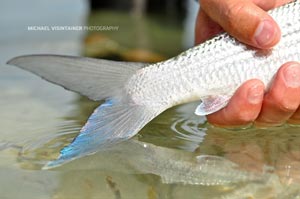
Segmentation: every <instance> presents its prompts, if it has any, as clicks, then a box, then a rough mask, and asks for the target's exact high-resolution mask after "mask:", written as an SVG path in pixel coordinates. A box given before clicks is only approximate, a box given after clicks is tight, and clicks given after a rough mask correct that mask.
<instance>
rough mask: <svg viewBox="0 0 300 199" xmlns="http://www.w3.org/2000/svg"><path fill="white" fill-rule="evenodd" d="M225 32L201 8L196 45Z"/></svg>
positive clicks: (197, 22) (198, 17)
mask: <svg viewBox="0 0 300 199" xmlns="http://www.w3.org/2000/svg"><path fill="white" fill-rule="evenodd" d="M221 31H223V29H222V28H221V26H219V25H218V24H217V23H216V22H214V21H213V20H211V19H210V18H209V16H207V14H206V13H205V12H203V10H202V9H201V8H200V10H199V13H198V16H197V20H196V29H195V44H200V43H202V42H204V41H206V40H207V39H210V38H212V37H213V36H215V35H216V34H218V33H220V32H221Z"/></svg>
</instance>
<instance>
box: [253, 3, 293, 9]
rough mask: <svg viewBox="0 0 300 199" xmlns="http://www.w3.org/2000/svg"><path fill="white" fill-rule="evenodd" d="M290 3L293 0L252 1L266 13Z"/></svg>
mask: <svg viewBox="0 0 300 199" xmlns="http://www.w3.org/2000/svg"><path fill="white" fill-rule="evenodd" d="M292 1H293V0H252V2H253V3H254V4H256V5H257V6H259V7H260V8H262V9H263V10H266V11H268V10H271V9H273V8H276V7H279V6H282V5H284V4H286V3H289V2H292Z"/></svg>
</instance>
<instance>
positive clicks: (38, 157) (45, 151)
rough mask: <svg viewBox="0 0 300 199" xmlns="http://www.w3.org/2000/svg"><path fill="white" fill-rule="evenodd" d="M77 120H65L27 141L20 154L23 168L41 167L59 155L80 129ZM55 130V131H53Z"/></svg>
mask: <svg viewBox="0 0 300 199" xmlns="http://www.w3.org/2000/svg"><path fill="white" fill-rule="evenodd" d="M80 128H81V126H80V124H78V123H77V122H76V121H64V122H62V123H61V124H59V125H58V126H57V127H55V128H53V129H47V130H44V131H47V132H51V133H50V134H49V135H46V136H45V134H44V135H43V136H40V137H35V138H32V139H30V140H27V141H25V143H24V144H23V146H22V149H21V150H20V152H19V155H18V158H17V159H18V162H19V163H20V165H21V167H22V168H23V169H33V170H38V169H41V168H42V167H43V166H44V165H45V164H46V163H47V162H48V161H50V160H53V159H55V158H57V157H58V155H59V152H60V150H61V149H62V148H63V147H64V146H66V145H68V144H69V143H70V142H72V140H73V139H74V137H76V135H77V134H78V133H79V131H80ZM53 132H55V133H53Z"/></svg>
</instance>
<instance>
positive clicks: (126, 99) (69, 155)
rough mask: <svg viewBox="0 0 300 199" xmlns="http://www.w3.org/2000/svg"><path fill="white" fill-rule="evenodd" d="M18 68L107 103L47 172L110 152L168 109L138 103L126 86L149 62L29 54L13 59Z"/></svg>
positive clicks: (94, 114) (50, 164)
mask: <svg viewBox="0 0 300 199" xmlns="http://www.w3.org/2000/svg"><path fill="white" fill-rule="evenodd" d="M8 64H11V65H15V66H18V67H20V68H22V69H25V70H27V71H30V72H32V73H34V74H36V75H39V76H41V77H42V78H43V79H46V80H48V81H50V82H52V83H55V84H57V85H60V86H62V87H64V88H66V89H68V90H72V91H75V92H78V93H80V94H82V95H85V96H87V97H88V98H90V99H93V100H96V101H97V100H103V99H105V100H106V101H105V103H103V104H102V105H101V106H99V107H98V108H97V109H96V110H95V111H94V113H93V114H92V115H91V116H90V117H89V119H88V121H87V123H86V124H85V125H84V127H83V128H82V129H81V131H80V133H79V135H78V136H77V137H76V138H75V139H74V140H73V142H72V143H70V144H69V145H68V146H66V147H65V148H63V149H62V150H61V152H60V156H59V157H58V159H56V160H53V161H50V162H48V163H47V165H45V166H44V168H43V169H49V168H53V167H57V166H60V165H62V164H64V163H66V162H69V161H71V160H74V159H77V158H80V157H82V156H85V155H90V154H93V153H95V152H97V151H99V150H106V149H107V148H110V147H111V146H112V145H114V144H116V143H119V142H121V141H123V140H127V139H129V138H131V137H133V136H134V135H135V134H137V133H138V131H139V130H141V128H143V127H144V126H145V125H146V124H147V123H148V122H149V121H150V120H152V119H153V118H154V117H156V116H157V115H158V114H160V113H161V112H162V111H163V110H165V109H166V108H167V107H161V106H160V105H153V106H151V108H149V107H148V106H146V105H140V104H137V103H136V102H134V101H133V100H132V99H131V98H132V97H131V96H130V95H129V94H128V93H127V92H126V89H125V88H124V86H125V85H126V84H127V82H128V81H129V79H130V78H131V77H132V75H134V74H135V73H136V72H137V71H138V70H139V69H141V68H142V67H145V66H146V65H147V64H145V63H133V62H117V61H108V60H102V59H93V58H83V57H74V56H61V55H25V56H20V57H16V58H13V59H11V60H10V61H8Z"/></svg>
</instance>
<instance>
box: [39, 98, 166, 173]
mask: <svg viewBox="0 0 300 199" xmlns="http://www.w3.org/2000/svg"><path fill="white" fill-rule="evenodd" d="M162 110H163V109H161V108H160V107H151V109H149V108H148V107H146V106H144V105H138V104H136V103H134V102H132V101H131V100H130V98H128V97H124V96H121V97H120V98H116V97H115V98H110V99H107V100H106V102H105V103H104V104H102V105H101V106H99V107H98V108H97V109H95V111H94V113H93V114H92V115H91V116H90V117H89V119H88V121H87V123H86V124H85V126H84V127H83V128H82V129H81V131H80V134H79V135H78V136H77V137H76V138H75V139H74V140H73V142H72V143H71V144H70V145H68V146H66V147H65V148H63V149H62V150H61V152H60V156H59V158H58V159H56V160H54V161H50V162H48V163H47V165H45V166H44V168H43V169H49V168H54V167H57V166H60V165H62V164H64V163H67V162H69V161H71V160H74V159H77V158H80V157H82V156H86V155H91V154H93V153H96V152H97V151H99V150H107V149H109V148H110V147H111V146H112V145H114V144H117V143H119V142H121V141H124V140H127V139H129V138H131V137H133V136H134V135H135V134H137V133H138V132H139V131H140V130H141V129H142V128H143V127H144V126H145V125H146V124H147V123H148V122H149V121H150V120H152V119H153V118H154V117H156V116H157V115H158V114H160V113H161V112H162Z"/></svg>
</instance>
